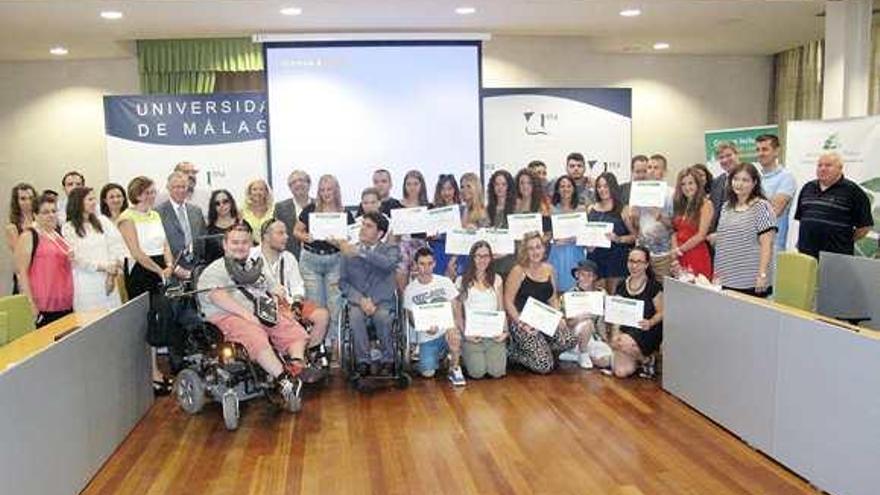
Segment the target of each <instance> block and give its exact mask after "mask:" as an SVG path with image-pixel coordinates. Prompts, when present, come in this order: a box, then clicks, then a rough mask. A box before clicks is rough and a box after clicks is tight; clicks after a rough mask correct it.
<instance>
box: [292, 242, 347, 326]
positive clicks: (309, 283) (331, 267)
mask: <svg viewBox="0 0 880 495" xmlns="http://www.w3.org/2000/svg"><path fill="white" fill-rule="evenodd" d="M340 256H341V255H340V254H339V253H334V254H315V253H313V252H311V251H307V250H305V249H303V251H302V253H300V259H299V269H300V273H301V274H302V278H303V284H304V285H305V289H306V299H311V300H313V301H315V302H316V303H318V305H319V306H321V307H324V308H327V311H329V312H330V326H329V327H328V328H330V329H334V328H336V325H337V322H338V321H339V263H340ZM327 335H328V338H330V339H331V340H332V339H335V338H336V333H335V332H334V331H329V332H327Z"/></svg>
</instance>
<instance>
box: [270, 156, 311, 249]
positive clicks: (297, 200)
mask: <svg viewBox="0 0 880 495" xmlns="http://www.w3.org/2000/svg"><path fill="white" fill-rule="evenodd" d="M287 187H289V188H290V194H292V195H293V197H292V198H290V199H285V200H284V201H280V202H278V203H276V204H275V218H277V219H278V220H281V221H282V222H284V226H285V227H287V231H288V232H290V233H291V234H292V233H293V228H294V227H295V226H296V221H297V219H298V218H299V214H300V212H302V211H303V209H304V208H305V207H306V206H308V205H309V204H310V203H311V202H312V198H310V197H309V190H310V189H311V187H312V179H311V177H309V174H307V173H305V172H304V171H302V170H294V171H293V172H291V173H290V175H289V176H288V177H287ZM301 249H302V245H301V244H300V242H299V241H297V240H296V236H294V235H290V236H289V237H288V238H287V250H288V251H290V252H291V253H293V255H294V256H296V259H299V253H300V250H301Z"/></svg>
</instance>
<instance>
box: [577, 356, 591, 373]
mask: <svg viewBox="0 0 880 495" xmlns="http://www.w3.org/2000/svg"><path fill="white" fill-rule="evenodd" d="M578 366H580V367H581V368H583V369H585V370H591V369H593V360H591V359H590V355H589V354H587V353H586V352H582V353H581V354H580V356H578Z"/></svg>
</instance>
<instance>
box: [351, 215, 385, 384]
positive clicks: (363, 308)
mask: <svg viewBox="0 0 880 495" xmlns="http://www.w3.org/2000/svg"><path fill="white" fill-rule="evenodd" d="M387 231H388V220H387V219H386V218H385V217H384V216H383V215H382V214H381V213H379V212H377V211H371V212H368V213H364V216H363V225H362V227H361V231H360V243H359V245H357V246H355V245H352V244H349V243H348V242H345V241H343V242H341V243H340V247H339V249H340V250H341V251H342V263H341V267H340V275H339V289H340V290H341V291H342V293H343V294H345V298H346V299H347V300H348V306H349V310H348V315H349V324H350V325H351V332H352V340H353V341H354V354H355V360H356V361H357V372H358V373H359V374H360V375H361V376H366V375H368V374H370V373H372V374H382V375H387V374H390V373H391V370H392V367H393V364H394V344H393V340H392V339H393V336H392V334H391V324H392V321H393V319H394V313H393V309H394V297H395V292H396V290H397V282H396V279H395V274H396V273H397V265H398V264H399V263H400V250H399V249H398V248H397V246H396V245H393V244H386V243H384V242H382V241H381V239H382V237H384V236H385V233H386V232H387ZM369 321H372V322H373V325H374V326H375V327H376V333H377V334H378V337H379V347H380V348H381V351H382V359H381V366H371V365H372V364H373V363H372V362H371V359H370V338H369V336H368V335H367V323H368V322H369Z"/></svg>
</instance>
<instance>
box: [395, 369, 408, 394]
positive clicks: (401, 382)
mask: <svg viewBox="0 0 880 495" xmlns="http://www.w3.org/2000/svg"><path fill="white" fill-rule="evenodd" d="M395 385H397V388H399V389H400V390H403V389H405V388H408V387H409V386H410V385H412V377H411V376H409V373H407V372H405V371H401V372H400V374H399V375H398V376H397V383H396V384H395Z"/></svg>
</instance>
